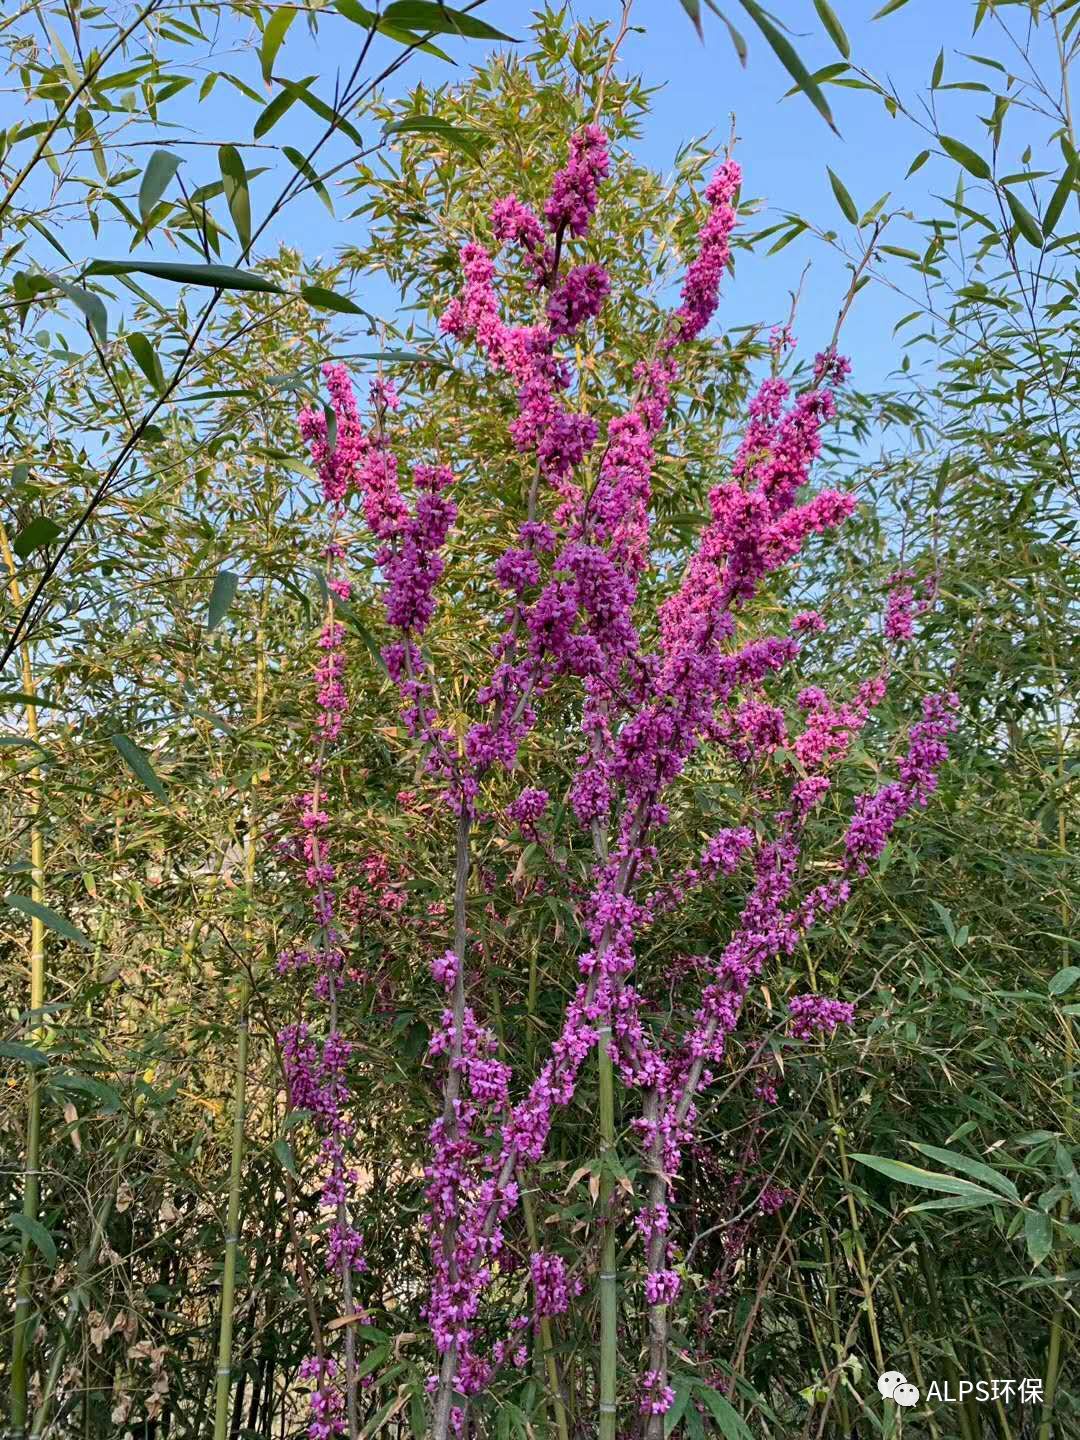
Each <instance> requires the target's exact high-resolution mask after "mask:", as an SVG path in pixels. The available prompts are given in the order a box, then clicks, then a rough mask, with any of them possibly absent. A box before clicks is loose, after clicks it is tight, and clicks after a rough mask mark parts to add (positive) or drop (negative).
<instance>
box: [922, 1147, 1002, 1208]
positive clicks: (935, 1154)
mask: <svg viewBox="0 0 1080 1440" xmlns="http://www.w3.org/2000/svg"><path fill="white" fill-rule="evenodd" d="M912 1144H913V1146H914V1148H915V1149H916V1150H918V1151H920V1153H921V1154H923V1155H928V1156H929V1157H930V1159H931V1160H939V1161H940V1162H941V1164H942V1165H951V1166H952V1168H953V1169H954V1170H960V1171H962V1172H963V1174H965V1175H972V1176H974V1178H975V1179H976V1180H982V1181H983V1182H984V1184H986V1185H991V1186H993V1188H994V1189H995V1190H1000V1191H1001V1193H1002V1194H1003V1195H1005V1196H1007V1197H1008V1199H1010V1200H1013V1201H1015V1203H1016V1204H1017V1205H1019V1204H1020V1195H1019V1192H1018V1191H1017V1189H1016V1186H1015V1185H1014V1184H1013V1182H1012V1181H1011V1180H1009V1179H1007V1178H1006V1176H1004V1175H1001V1174H999V1173H998V1171H996V1170H994V1169H993V1168H992V1167H991V1166H990V1165H984V1164H983V1162H982V1161H981V1160H973V1159H972V1158H971V1157H970V1156H969V1155H964V1154H961V1153H960V1152H959V1151H957V1150H943V1149H942V1148H941V1147H940V1146H938V1145H924V1144H920V1143H919V1142H918V1141H913V1142H912Z"/></svg>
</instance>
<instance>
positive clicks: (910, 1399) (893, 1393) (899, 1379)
mask: <svg viewBox="0 0 1080 1440" xmlns="http://www.w3.org/2000/svg"><path fill="white" fill-rule="evenodd" d="M877 1388H878V1394H879V1395H880V1396H881V1398H882V1399H883V1400H893V1401H895V1402H896V1404H897V1405H917V1404H918V1403H919V1387H918V1386H917V1385H909V1384H908V1380H907V1376H906V1375H904V1374H903V1373H902V1372H901V1371H899V1370H886V1371H885V1373H884V1375H879V1376H878V1382H877Z"/></svg>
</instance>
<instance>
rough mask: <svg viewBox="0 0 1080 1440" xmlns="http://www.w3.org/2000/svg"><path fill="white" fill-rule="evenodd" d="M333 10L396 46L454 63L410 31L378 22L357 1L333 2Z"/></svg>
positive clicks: (442, 51)
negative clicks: (394, 43) (373, 30)
mask: <svg viewBox="0 0 1080 1440" xmlns="http://www.w3.org/2000/svg"><path fill="white" fill-rule="evenodd" d="M334 9H335V10H336V11H337V12H338V14H339V15H344V17H345V19H346V20H351V21H352V22H353V24H354V25H362V26H363V27H364V29H365V30H370V29H372V28H373V27H374V29H376V30H377V31H378V32H379V34H380V35H385V36H386V38H387V39H388V40H394V41H396V42H397V44H398V45H407V46H409V47H410V48H411V49H416V50H419V51H421V52H422V53H423V54H425V55H435V56H436V57H437V58H438V59H440V60H445V61H446V62H447V64H449V65H452V64H453V63H454V62H453V61H452V60H451V59H450V56H449V55H447V53H446V51H445V50H440V49H439V47H438V46H437V45H433V44H431V42H430V41H423V40H422V37H421V36H419V35H414V34H413V32H412V31H411V30H406V29H405V28H404V27H403V26H401V25H390V24H388V23H387V22H386V20H380V18H379V17H378V15H376V14H375V12H374V11H373V10H369V9H367V7H366V6H364V5H360V4H359V3H358V0H334Z"/></svg>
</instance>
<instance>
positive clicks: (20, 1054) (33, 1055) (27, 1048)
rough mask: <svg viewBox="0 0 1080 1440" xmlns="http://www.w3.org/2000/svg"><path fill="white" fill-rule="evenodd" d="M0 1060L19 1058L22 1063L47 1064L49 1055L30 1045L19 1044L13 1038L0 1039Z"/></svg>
mask: <svg viewBox="0 0 1080 1440" xmlns="http://www.w3.org/2000/svg"><path fill="white" fill-rule="evenodd" d="M0 1060H21V1061H22V1062H23V1064H24V1065H47V1064H48V1063H49V1057H48V1056H47V1055H46V1054H45V1052H44V1050H35V1049H34V1047H33V1046H32V1045H20V1044H19V1043H18V1042H17V1041H15V1040H0Z"/></svg>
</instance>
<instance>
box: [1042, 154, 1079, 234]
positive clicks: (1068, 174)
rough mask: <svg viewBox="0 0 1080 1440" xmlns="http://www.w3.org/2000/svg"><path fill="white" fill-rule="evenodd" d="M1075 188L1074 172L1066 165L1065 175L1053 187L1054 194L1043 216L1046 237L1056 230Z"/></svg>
mask: <svg viewBox="0 0 1080 1440" xmlns="http://www.w3.org/2000/svg"><path fill="white" fill-rule="evenodd" d="M1075 188H1076V171H1075V170H1074V169H1073V167H1072V166H1071V165H1066V167H1065V173H1064V174H1063V175H1062V177H1061V179H1060V180H1059V181H1058V183H1057V184H1056V185H1055V186H1054V193H1053V194H1052V195H1051V196H1050V202H1049V204H1048V205H1047V207H1046V213H1045V214H1044V215H1043V225H1042V228H1043V232H1044V234H1046V235H1053V233H1054V231H1055V230H1056V229H1057V223H1058V221H1059V220H1060V219H1061V216H1062V212H1063V211H1064V209H1065V205H1066V203H1067V202H1068V199H1069V196H1070V195H1071V194H1072V193H1073V191H1074V190H1075Z"/></svg>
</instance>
